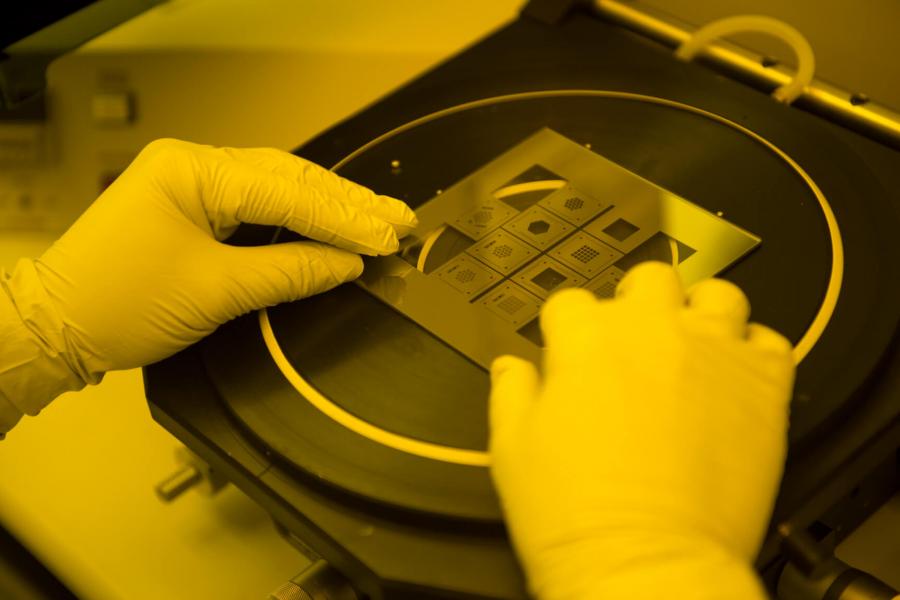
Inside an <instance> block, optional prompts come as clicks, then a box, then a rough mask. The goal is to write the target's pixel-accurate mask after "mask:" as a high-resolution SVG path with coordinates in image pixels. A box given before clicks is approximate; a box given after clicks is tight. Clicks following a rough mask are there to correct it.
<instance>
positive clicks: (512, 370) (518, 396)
mask: <svg viewBox="0 0 900 600" xmlns="http://www.w3.org/2000/svg"><path fill="white" fill-rule="evenodd" d="M539 386H540V378H539V376H538V372H537V369H536V368H535V367H534V365H533V364H531V363H530V362H528V361H527V360H522V359H521V358H518V357H515V356H509V355H507V356H501V357H499V358H497V359H495V360H494V362H493V363H492V364H491V397H490V426H491V429H490V430H491V447H492V448H493V447H494V443H495V442H496V441H497V440H498V439H500V440H502V436H504V435H505V434H507V433H508V432H510V431H516V430H517V429H518V426H519V423H520V422H521V419H522V418H523V417H524V415H525V414H526V413H527V411H528V409H529V407H530V406H531V405H532V404H533V403H534V401H535V399H536V397H537V394H538V388H539Z"/></svg>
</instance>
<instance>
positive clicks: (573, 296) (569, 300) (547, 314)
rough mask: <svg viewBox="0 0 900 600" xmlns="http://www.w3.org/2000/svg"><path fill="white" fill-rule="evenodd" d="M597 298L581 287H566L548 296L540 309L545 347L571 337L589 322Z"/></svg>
mask: <svg viewBox="0 0 900 600" xmlns="http://www.w3.org/2000/svg"><path fill="white" fill-rule="evenodd" d="M597 302H598V301H597V298H596V297H595V296H594V295H593V294H592V293H590V292H589V291H587V290H584V289H581V288H567V289H564V290H560V291H559V292H557V293H555V294H553V295H551V296H550V299H549V300H547V302H546V303H545V304H544V306H543V308H542V309H541V316H540V319H541V332H542V333H543V335H544V343H545V345H546V347H547V348H550V347H552V346H556V345H557V344H558V343H560V342H565V341H566V340H569V339H571V338H572V333H573V332H575V331H579V330H581V329H584V327H585V326H586V325H587V324H588V323H589V322H590V320H591V318H592V315H593V312H594V309H595V308H596V306H597Z"/></svg>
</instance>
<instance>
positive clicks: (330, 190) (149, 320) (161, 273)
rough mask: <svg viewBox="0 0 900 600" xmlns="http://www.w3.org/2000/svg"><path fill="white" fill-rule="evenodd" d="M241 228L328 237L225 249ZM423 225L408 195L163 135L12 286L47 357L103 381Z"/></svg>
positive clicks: (274, 158) (275, 157) (341, 269)
mask: <svg viewBox="0 0 900 600" xmlns="http://www.w3.org/2000/svg"><path fill="white" fill-rule="evenodd" d="M239 222H246V223H257V224H263V225H280V226H284V227H287V228H289V229H291V230H293V231H296V232H297V233H300V234H302V235H304V236H307V237H309V238H311V239H314V240H318V241H319V242H323V243H317V242H290V243H282V244H275V245H270V246H264V247H254V248H246V247H233V246H228V245H226V244H223V243H221V241H222V240H224V239H225V238H227V237H228V236H229V235H230V234H231V233H232V232H233V231H234V230H235V229H236V228H237V225H238V223H239ZM415 225H416V217H415V215H414V213H413V212H412V211H411V210H410V209H409V208H408V207H407V206H406V205H405V204H403V203H401V202H400V201H398V200H394V199H391V198H388V197H385V196H378V195H376V194H374V193H373V192H371V191H370V190H368V189H366V188H364V187H362V186H359V185H356V184H354V183H352V182H350V181H347V180H345V179H342V178H341V177H338V176H337V175H335V174H333V173H331V172H329V171H326V170H325V169H322V168H321V167H318V166H316V165H314V164H312V163H310V162H308V161H305V160H303V159H300V158H297V157H295V156H293V155H291V154H288V153H286V152H281V151H278V150H273V149H244V150H238V149H233V148H213V147H209V146H201V145H196V144H190V143H187V142H181V141H177V140H159V141H156V142H153V143H151V144H150V145H148V146H147V147H146V148H145V149H144V150H143V151H142V152H141V153H140V155H139V156H138V157H137V158H136V159H135V161H134V162H133V163H132V165H131V166H130V167H129V168H128V169H127V170H126V171H125V172H124V173H123V174H122V175H121V176H120V177H119V178H118V179H117V180H116V181H115V182H114V183H113V184H112V185H111V186H110V187H109V188H108V189H107V190H106V191H105V192H104V193H103V194H102V195H101V196H100V198H99V199H97V201H96V202H94V204H93V205H92V206H91V207H90V208H89V209H88V210H87V211H86V212H85V213H84V214H83V215H82V216H81V218H80V219H79V220H78V221H77V222H76V223H75V224H74V225H73V226H72V227H71V228H70V229H69V231H68V232H66V234H65V235H64V236H63V237H62V238H61V239H60V240H59V241H57V242H56V243H55V244H54V245H53V246H52V247H51V248H50V249H49V250H47V252H46V253H45V254H44V255H43V256H42V257H41V258H40V259H38V260H35V261H30V260H28V261H20V263H19V265H18V266H17V268H16V270H15V272H14V273H13V274H12V276H7V277H5V278H4V281H3V286H4V288H5V289H6V292H7V294H8V295H9V297H10V298H11V299H12V301H13V303H14V304H15V305H16V309H17V311H18V313H19V315H20V316H21V317H22V320H23V322H24V323H25V324H26V325H27V327H28V328H29V330H30V332H31V334H33V336H34V337H35V339H36V340H38V341H37V342H35V343H36V344H38V345H39V346H41V348H42V351H43V352H44V353H45V354H47V355H48V356H50V357H52V358H58V359H62V360H64V361H65V362H66V363H67V366H68V367H69V369H70V370H72V371H73V372H75V373H76V374H77V376H78V377H79V378H80V379H82V380H84V381H85V382H95V381H97V380H98V379H99V378H100V377H101V376H102V374H103V373H104V372H106V371H109V370H112V369H126V368H131V367H137V366H140V365H145V364H148V363H152V362H154V361H157V360H160V359H162V358H165V357H167V356H169V355H171V354H173V353H175V352H176V351H178V350H180V349H182V348H184V347H186V346H188V345H190V344H192V343H194V342H196V341H198V340H199V339H200V338H202V337H204V336H206V335H208V334H209V333H211V332H212V331H213V330H215V329H216V327H218V326H219V325H220V324H222V323H224V322H226V321H228V320H230V319H233V318H235V317H237V316H238V315H241V314H243V313H246V312H249V311H251V310H254V309H258V308H261V307H264V306H271V305H274V304H278V303H281V302H287V301H291V300H296V299H299V298H303V297H305V296H309V295H311V294H316V293H319V292H323V291H325V290H328V289H330V288H332V287H334V286H336V285H339V284H341V283H343V282H346V281H349V280H351V279H354V278H355V277H357V276H358V275H359V274H360V273H361V272H362V261H361V259H360V257H359V256H358V255H357V254H356V253H363V254H369V255H376V254H389V253H392V252H395V251H396V250H397V247H398V237H402V236H404V235H406V234H407V233H408V232H409V231H410V230H411V229H412V228H413V227H414V226H415ZM23 360H24V359H23ZM19 362H20V363H21V362H22V360H20V361H19ZM0 383H2V374H0ZM11 385H12V384H11ZM16 386H18V387H21V385H20V384H18V383H16V384H15V385H13V387H16ZM69 387H72V386H71V385H69ZM7 388H9V386H7ZM3 391H4V390H3V388H2V385H0V399H2V395H3V394H2V392H3ZM17 391H18V392H19V393H12V392H9V390H8V389H7V394H6V395H7V396H10V398H9V399H10V400H11V401H12V402H14V403H17V404H20V403H22V402H25V400H23V399H22V397H21V396H22V394H25V395H27V390H21V389H19V390H17ZM50 399H52V398H45V399H39V400H37V403H38V404H41V403H43V404H46V402H49V400H50ZM32 404H33V403H32ZM26 408H27V409H28V410H27V412H32V413H33V412H35V411H36V409H37V408H40V407H39V406H38V407H34V406H26Z"/></svg>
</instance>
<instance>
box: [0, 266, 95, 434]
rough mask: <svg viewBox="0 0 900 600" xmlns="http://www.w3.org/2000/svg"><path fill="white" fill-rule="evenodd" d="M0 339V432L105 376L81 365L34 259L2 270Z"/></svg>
mask: <svg viewBox="0 0 900 600" xmlns="http://www.w3.org/2000/svg"><path fill="white" fill-rule="evenodd" d="M0 339H2V340H3V344H2V346H0V433H5V432H6V431H8V430H9V429H11V428H12V427H13V425H15V424H16V423H17V422H18V421H19V419H20V418H21V417H22V415H23V414H26V415H32V416H34V415H36V414H38V413H39V412H40V411H41V409H42V408H44V407H45V406H47V405H48V404H49V403H50V402H51V401H52V400H53V399H54V398H56V397H57V396H59V395H60V394H62V393H64V392H68V391H75V390H80V389H82V388H83V387H84V386H85V385H86V384H88V383H91V384H94V383H98V382H99V381H100V380H101V379H102V378H103V376H102V374H100V375H92V374H90V373H89V372H88V371H87V370H86V369H85V368H84V367H83V365H81V362H80V361H79V360H78V357H77V354H76V353H75V351H74V348H73V347H72V345H71V344H70V343H69V341H68V339H67V336H66V332H65V324H64V323H63V321H62V319H61V318H60V316H59V315H58V314H57V312H56V310H55V309H54V306H53V302H52V300H51V298H50V297H49V296H48V295H47V292H46V290H45V289H44V286H43V285H42V284H41V281H40V278H39V277H38V274H37V272H36V271H35V268H34V262H33V261H32V260H28V259H22V260H20V261H19V262H18V264H17V265H16V268H15V269H14V270H13V272H12V274H8V273H7V272H6V271H5V270H3V271H0Z"/></svg>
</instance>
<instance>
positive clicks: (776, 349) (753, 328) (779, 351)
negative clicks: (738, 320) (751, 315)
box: [747, 323, 794, 356]
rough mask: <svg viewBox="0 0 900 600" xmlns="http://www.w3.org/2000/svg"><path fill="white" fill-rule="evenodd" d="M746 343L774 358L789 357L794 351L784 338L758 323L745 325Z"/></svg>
mask: <svg viewBox="0 0 900 600" xmlns="http://www.w3.org/2000/svg"><path fill="white" fill-rule="evenodd" d="M747 341H748V342H749V343H750V344H752V345H753V346H754V347H756V348H758V349H760V350H762V351H764V352H766V353H768V354H772V355H775V356H791V355H792V354H793V351H794V348H793V346H792V345H791V342H790V341H788V339H787V338H786V337H784V336H783V335H781V334H780V333H778V332H777V331H775V330H774V329H771V328H769V327H766V326H765V325H762V324H760V323H750V324H748V325H747Z"/></svg>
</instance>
